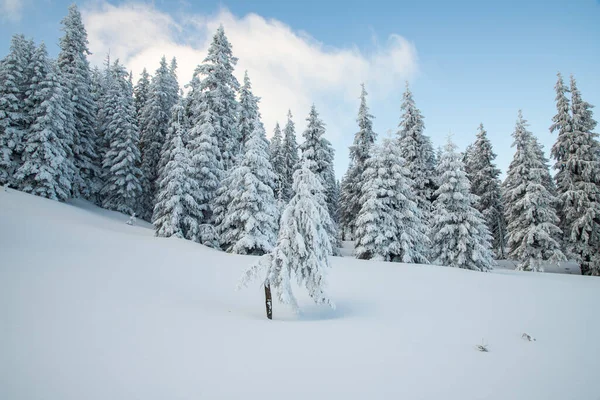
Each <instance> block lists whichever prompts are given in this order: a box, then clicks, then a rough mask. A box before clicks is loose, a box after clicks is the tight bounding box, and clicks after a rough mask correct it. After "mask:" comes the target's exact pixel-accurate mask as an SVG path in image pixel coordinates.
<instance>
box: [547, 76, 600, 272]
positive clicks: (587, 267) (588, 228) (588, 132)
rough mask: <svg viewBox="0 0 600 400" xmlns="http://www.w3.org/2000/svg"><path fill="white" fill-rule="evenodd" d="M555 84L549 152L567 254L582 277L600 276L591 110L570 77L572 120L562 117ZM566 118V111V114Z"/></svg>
mask: <svg viewBox="0 0 600 400" xmlns="http://www.w3.org/2000/svg"><path fill="white" fill-rule="evenodd" d="M561 83H562V82H561V79H560V77H559V83H558V84H557V86H556V88H557V109H558V114H557V115H556V116H555V118H554V121H555V123H554V125H553V126H552V128H551V130H558V138H557V142H556V144H555V145H554V147H553V148H552V150H553V155H554V157H555V159H556V165H555V168H557V174H556V183H557V191H558V194H559V200H560V205H561V207H560V210H561V216H562V225H561V228H562V229H563V234H564V236H563V237H564V244H565V247H566V250H567V252H568V254H569V255H570V256H572V257H574V258H575V259H576V260H577V261H578V263H579V265H580V267H581V273H582V274H584V275H600V144H599V143H598V134H596V133H594V132H593V130H594V128H595V127H596V121H595V120H594V119H593V115H592V111H591V108H592V107H593V106H592V105H590V104H589V103H587V102H586V101H584V100H582V98H581V93H580V91H579V89H578V88H577V83H576V82H575V78H574V77H573V76H571V82H570V83H571V88H570V92H571V105H572V112H573V114H572V118H569V116H568V115H566V116H565V115H564V112H565V111H566V110H567V107H568V106H567V105H565V99H564V98H563V97H562V96H560V93H561V92H562V93H563V94H564V92H565V89H562V90H561V87H560V84H561ZM567 114H568V111H567Z"/></svg>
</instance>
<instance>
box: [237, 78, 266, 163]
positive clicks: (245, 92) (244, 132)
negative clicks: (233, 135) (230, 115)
mask: <svg viewBox="0 0 600 400" xmlns="http://www.w3.org/2000/svg"><path fill="white" fill-rule="evenodd" d="M259 100H260V99H259V98H258V97H256V96H254V94H253V93H252V83H251V82H250V77H249V76H248V71H245V72H244V84H243V85H242V86H241V87H240V104H239V106H240V111H239V115H238V132H239V135H240V136H239V143H238V146H239V148H238V149H235V151H236V152H237V153H243V152H244V144H245V143H246V141H247V140H248V138H250V136H251V135H252V133H253V132H254V128H255V127H254V124H255V122H256V121H257V120H258V114H259V112H258V102H259ZM237 153H236V154H237Z"/></svg>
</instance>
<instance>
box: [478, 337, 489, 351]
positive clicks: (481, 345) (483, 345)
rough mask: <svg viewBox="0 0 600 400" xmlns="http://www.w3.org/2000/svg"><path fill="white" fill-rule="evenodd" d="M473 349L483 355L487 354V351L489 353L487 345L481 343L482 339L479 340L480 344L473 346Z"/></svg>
mask: <svg viewBox="0 0 600 400" xmlns="http://www.w3.org/2000/svg"><path fill="white" fill-rule="evenodd" d="M475 349H476V350H477V351H481V352H483V353H487V352H489V351H490V350H489V349H488V345H487V344H485V343H484V342H483V339H481V344H478V345H477V346H475Z"/></svg>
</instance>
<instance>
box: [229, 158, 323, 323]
mask: <svg viewBox="0 0 600 400" xmlns="http://www.w3.org/2000/svg"><path fill="white" fill-rule="evenodd" d="M313 163H314V161H311V160H310V159H306V158H305V159H303V165H302V168H301V169H299V170H298V171H296V172H295V173H294V184H293V191H294V193H295V194H294V196H293V197H292V199H291V200H290V202H289V203H288V205H287V206H286V208H285V210H284V212H283V215H282V217H281V223H280V227H279V236H278V238H277V245H276V246H275V248H274V249H273V251H272V252H270V253H268V254H265V255H264V256H262V257H261V258H260V259H258V260H257V261H256V262H255V263H254V264H253V265H252V266H251V267H250V268H249V269H248V270H247V271H246V272H245V273H244V275H243V276H242V279H241V282H240V286H246V285H247V284H248V283H249V282H250V281H252V280H254V279H256V278H257V277H258V276H259V275H261V273H264V274H265V279H264V285H265V297H266V303H267V317H268V318H269V319H270V318H271V312H272V303H271V299H270V296H271V289H273V290H274V292H275V295H276V296H277V298H278V299H279V300H280V301H281V302H282V303H285V304H291V305H292V307H294V309H296V310H297V309H298V303H297V301H296V297H295V296H294V293H293V292H292V280H293V278H294V277H295V278H296V283H297V284H298V285H299V286H302V287H305V288H306V289H307V290H308V294H309V296H310V297H311V298H312V299H313V300H314V301H315V302H316V303H317V304H328V305H330V306H331V307H335V306H334V304H333V303H332V302H331V300H330V299H329V298H328V296H327V295H326V293H325V289H326V272H327V270H328V269H329V268H330V264H329V259H328V258H327V256H328V255H329V254H331V252H332V249H331V241H330V237H329V233H328V229H327V226H328V225H331V224H332V221H331V220H330V217H329V212H328V211H327V208H326V207H325V196H324V194H323V193H324V192H325V188H324V187H323V185H322V183H321V179H320V178H319V177H318V176H317V175H316V174H315V173H313V172H312V171H313V170H314V169H315V168H316V167H315V166H314V165H311V164H313Z"/></svg>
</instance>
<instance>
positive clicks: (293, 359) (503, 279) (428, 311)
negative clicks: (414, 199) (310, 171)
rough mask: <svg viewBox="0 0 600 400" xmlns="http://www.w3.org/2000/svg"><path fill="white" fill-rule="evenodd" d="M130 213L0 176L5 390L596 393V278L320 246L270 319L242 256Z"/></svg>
mask: <svg viewBox="0 0 600 400" xmlns="http://www.w3.org/2000/svg"><path fill="white" fill-rule="evenodd" d="M127 219H128V217H127V216H124V215H122V214H118V213H113V212H109V211H106V210H101V209H99V208H96V207H94V206H93V205H91V204H89V203H87V202H84V201H75V202H72V203H71V204H61V203H58V202H54V201H49V200H45V199H41V198H37V197H34V196H30V195H26V194H23V193H20V192H17V191H14V190H9V191H8V192H6V191H4V190H0V355H1V358H0V399H6V400H12V399H15V400H17V399H18V400H27V399H32V400H33V399H44V400H71V399H73V400H81V399H86V400H95V399H98V400H105V399H111V400H119V399H123V400H125V399H211V400H212V399H261V400H264V399H286V400H292V399H307V398H310V399H344V400H348V399H432V400H433V399H435V400H439V399H445V400H452V399H457V400H458V399H460V400H464V399H498V400H506V399H524V400H525V399H527V400H531V399H545V400H549V399H556V400H565V399H578V400H584V399H598V396H600V380H598V371H599V370H600V341H599V340H598V338H599V337H600V318H599V317H598V312H597V311H596V308H597V306H598V305H599V304H600V279H598V278H594V277H582V276H577V275H563V274H536V273H526V272H514V271H508V270H501V273H498V272H495V273H494V272H493V273H477V272H471V271H463V270H455V269H451V268H443V267H434V266H424V265H423V266H422V265H403V264H391V263H375V262H369V261H358V260H354V259H349V258H332V264H333V268H332V271H331V273H330V276H329V282H330V286H329V293H330V295H331V298H332V299H333V300H334V301H335V302H336V305H337V309H336V310H335V311H334V310H331V309H329V308H327V307H320V306H315V305H312V304H311V303H310V301H309V300H308V299H307V298H306V297H305V296H304V297H303V296H302V295H299V300H300V302H301V308H302V313H301V314H300V315H295V314H293V313H291V312H290V311H289V310H288V309H287V308H286V307H284V306H282V305H280V304H278V303H277V302H276V303H275V304H274V318H275V319H274V320H273V321H269V320H267V319H266V318H265V316H264V304H263V297H262V296H263V291H262V288H261V286H260V285H259V283H258V282H257V283H256V285H254V286H251V287H250V288H249V289H246V290H243V291H239V292H236V291H235V290H234V288H235V286H236V283H237V281H238V278H239V277H240V275H241V272H242V270H243V269H244V268H245V267H246V266H247V265H248V264H249V263H251V262H252V261H253V258H252V257H245V256H235V255H230V254H225V253H222V252H218V251H215V250H211V249H208V248H205V247H203V246H201V245H198V244H195V243H190V242H187V241H184V240H179V239H164V238H155V237H154V236H153V231H152V229H151V227H150V226H149V225H147V224H145V223H140V222H138V223H137V225H135V226H129V225H126V223H125V222H126V221H127ZM297 293H299V292H297ZM299 294H300V293H299ZM523 333H528V334H530V335H531V336H533V337H534V338H535V339H536V341H531V342H530V341H526V340H523V339H522V338H521V336H522V334H523ZM482 342H483V343H484V344H487V345H488V348H489V352H487V353H482V352H479V351H477V350H476V348H475V347H476V345H478V344H481V343H482Z"/></svg>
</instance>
